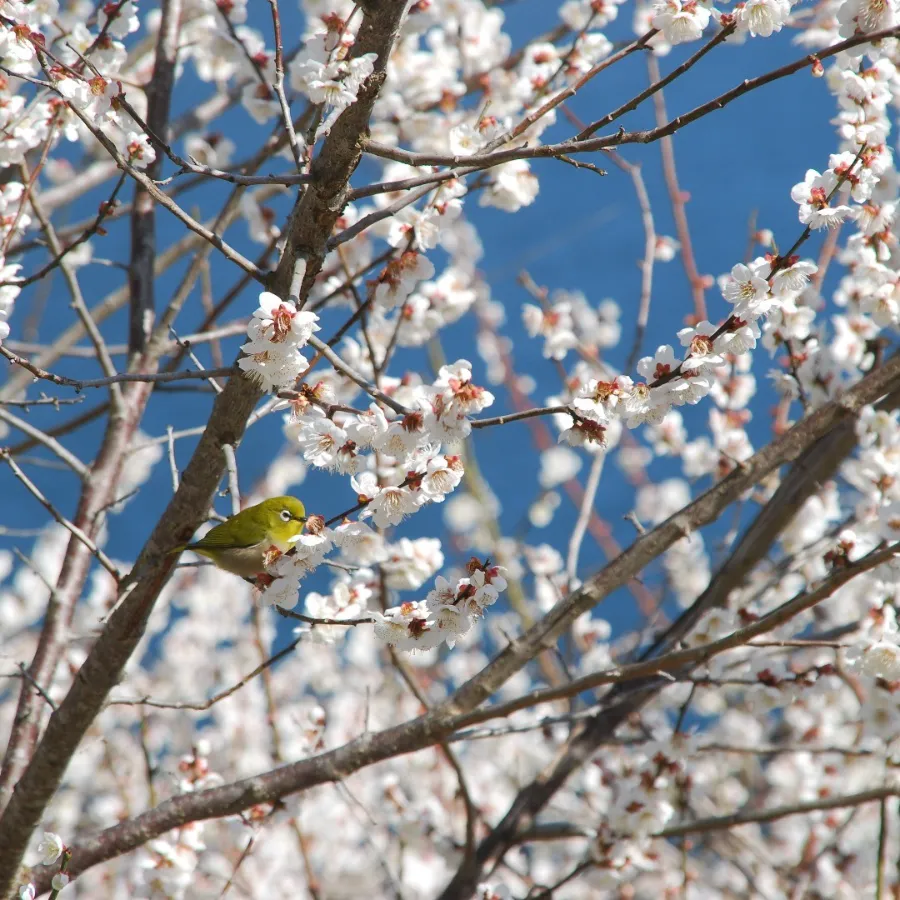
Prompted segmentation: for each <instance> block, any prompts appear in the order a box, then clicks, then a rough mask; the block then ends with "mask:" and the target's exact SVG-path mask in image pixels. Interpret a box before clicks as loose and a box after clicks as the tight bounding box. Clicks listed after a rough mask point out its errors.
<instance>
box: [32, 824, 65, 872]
mask: <svg viewBox="0 0 900 900" xmlns="http://www.w3.org/2000/svg"><path fill="white" fill-rule="evenodd" d="M63 850H65V844H63V841H62V838H61V837H60V836H59V835H58V834H54V833H53V832H52V831H45V832H44V836H43V838H41V842H40V843H39V844H38V848H37V852H38V853H39V854H40V857H41V865H42V866H52V865H53V864H54V863H55V862H56V861H57V860H58V859H59V858H60V856H62V853H63Z"/></svg>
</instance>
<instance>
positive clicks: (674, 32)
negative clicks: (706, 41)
mask: <svg viewBox="0 0 900 900" xmlns="http://www.w3.org/2000/svg"><path fill="white" fill-rule="evenodd" d="M710 15H711V13H710V9H709V7H708V6H706V4H705V3H704V2H702V0H660V2H658V3H657V4H656V5H655V7H654V15H653V20H652V24H653V27H654V28H658V29H659V30H660V31H661V32H662V33H663V34H664V35H665V36H666V40H667V41H668V42H669V43H670V44H673V45H674V44H684V43H687V42H689V41H697V40H699V39H700V37H701V36H702V35H703V32H704V30H705V29H706V26H707V25H708V24H709V18H710Z"/></svg>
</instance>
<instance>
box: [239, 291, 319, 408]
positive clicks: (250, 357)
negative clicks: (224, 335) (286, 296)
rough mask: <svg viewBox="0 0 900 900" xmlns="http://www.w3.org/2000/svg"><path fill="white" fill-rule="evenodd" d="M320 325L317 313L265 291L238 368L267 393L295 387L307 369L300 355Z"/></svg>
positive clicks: (251, 325)
mask: <svg viewBox="0 0 900 900" xmlns="http://www.w3.org/2000/svg"><path fill="white" fill-rule="evenodd" d="M318 321H319V317H318V316H317V315H316V314H315V313H312V312H309V311H308V310H298V309H297V308H296V307H295V306H294V305H293V304H291V303H288V302H285V301H284V300H282V299H281V298H280V297H277V296H276V295H275V294H272V293H270V292H269V291H263V293H261V294H260V295H259V307H258V308H257V309H256V310H255V311H254V313H253V317H252V318H251V319H250V323H249V325H248V326H247V337H248V338H249V340H248V341H247V343H246V344H244V345H243V346H242V347H241V350H242V351H243V354H244V355H243V356H242V357H241V359H240V361H239V363H238V365H239V366H240V367H241V369H242V370H243V371H244V372H246V373H247V374H248V376H249V377H251V378H252V379H253V380H254V381H256V382H257V383H258V384H259V385H260V386H261V387H262V388H264V389H265V390H267V391H275V390H278V389H279V388H283V387H289V386H291V385H293V383H294V381H296V379H297V378H298V377H299V376H300V375H301V374H302V373H303V372H304V370H305V369H306V368H307V361H306V357H304V356H303V354H302V353H301V352H300V351H301V350H302V348H303V347H305V346H306V344H307V342H308V341H309V339H310V337H311V336H312V334H313V332H315V331H318V330H319V325H318Z"/></svg>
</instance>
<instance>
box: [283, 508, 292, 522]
mask: <svg viewBox="0 0 900 900" xmlns="http://www.w3.org/2000/svg"><path fill="white" fill-rule="evenodd" d="M281 521H282V522H290V521H291V511H290V510H289V509H283V510H282V511H281Z"/></svg>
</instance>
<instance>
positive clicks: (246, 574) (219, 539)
mask: <svg viewBox="0 0 900 900" xmlns="http://www.w3.org/2000/svg"><path fill="white" fill-rule="evenodd" d="M305 524H306V510H305V509H304V507H303V504H302V503H301V502H300V501H299V500H298V499H297V498H296V497H272V498H270V499H269V500H263V502H262V503H257V504H256V506H248V507H247V509H244V510H241V511H240V512H239V513H238V514H237V515H234V516H232V517H231V518H230V519H228V521H226V522H222V523H221V524H220V525H216V527H215V528H213V529H211V530H210V531H208V532H207V533H206V534H205V535H203V537H202V538H200V540H199V541H195V542H194V543H192V544H182V545H181V546H180V547H176V548H175V549H174V550H173V551H172V553H181V552H182V551H183V550H193V551H194V553H199V554H200V555H201V556H205V557H207V558H208V559H211V560H212V561H213V562H214V563H215V564H216V565H217V566H218V567H219V568H220V569H224V570H225V571H226V572H233V573H234V574H235V575H240V576H242V577H243V578H254V577H256V576H257V575H258V574H260V573H261V572H265V570H266V557H267V556H268V555H269V554H270V552H271V551H272V549H273V548H275V549H277V550H279V551H281V552H282V553H285V552H287V551H288V550H290V549H291V547H292V546H293V541H291V538H293V537H296V536H297V535H299V534H300V533H301V532H302V531H303V526H304V525H305Z"/></svg>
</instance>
